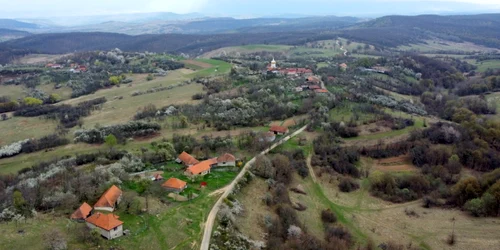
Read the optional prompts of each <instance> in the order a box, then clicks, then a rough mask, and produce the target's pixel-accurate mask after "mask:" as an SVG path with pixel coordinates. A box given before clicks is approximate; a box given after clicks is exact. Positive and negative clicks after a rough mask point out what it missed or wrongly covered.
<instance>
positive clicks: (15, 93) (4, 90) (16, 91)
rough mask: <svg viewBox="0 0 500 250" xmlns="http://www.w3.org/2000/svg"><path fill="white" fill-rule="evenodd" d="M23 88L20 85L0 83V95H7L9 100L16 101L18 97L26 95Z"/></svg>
mask: <svg viewBox="0 0 500 250" xmlns="http://www.w3.org/2000/svg"><path fill="white" fill-rule="evenodd" d="M24 91H25V88H24V87H23V86H22V85H5V84H0V95H1V96H6V97H9V98H10V99H11V100H15V101H17V99H19V98H24V97H26V94H25V92H24Z"/></svg>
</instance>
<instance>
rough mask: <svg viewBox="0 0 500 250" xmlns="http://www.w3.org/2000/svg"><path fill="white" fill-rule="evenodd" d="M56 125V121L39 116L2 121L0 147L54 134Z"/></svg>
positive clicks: (0, 122) (0, 123) (0, 125)
mask: <svg viewBox="0 0 500 250" xmlns="http://www.w3.org/2000/svg"><path fill="white" fill-rule="evenodd" d="M56 127H57V122H56V121H53V120H47V119H43V118H38V117H12V118H11V119H9V120H6V121H0V135H1V136H0V147H1V146H4V145H7V144H10V143H13V142H17V141H21V140H25V139H29V138H39V137H42V136H45V135H49V134H52V133H53V132H54V131H55V129H56Z"/></svg>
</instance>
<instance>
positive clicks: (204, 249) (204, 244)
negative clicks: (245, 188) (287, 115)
mask: <svg viewBox="0 0 500 250" xmlns="http://www.w3.org/2000/svg"><path fill="white" fill-rule="evenodd" d="M307 126H308V125H306V126H304V127H302V128H300V129H299V130H297V131H295V132H294V133H292V134H291V135H289V136H287V137H285V138H283V139H281V140H279V141H278V142H276V143H275V144H273V145H272V146H271V147H269V148H268V149H266V150H264V151H262V152H261V153H260V154H259V155H265V154H267V153H269V152H270V151H271V150H273V149H274V148H276V147H277V146H279V145H281V144H283V143H285V142H287V141H288V140H290V139H291V138H293V137H295V136H297V135H298V134H300V133H302V132H303V131H304V130H305V129H306V128H307ZM255 158H256V157H254V158H252V159H251V160H250V161H248V162H247V163H246V164H245V166H244V167H243V169H242V170H241V171H240V173H239V174H238V176H236V178H234V180H233V181H232V182H231V183H230V184H229V185H228V186H227V188H226V190H225V191H224V193H223V194H222V195H221V197H220V198H219V199H218V200H217V202H216V203H215V205H214V206H213V207H212V210H210V213H209V214H208V218H207V221H206V222H205V229H204V232H203V239H202V241H201V246H200V249H201V250H208V249H209V248H210V238H211V237H212V229H213V227H214V222H215V217H216V216H217V213H218V212H219V209H220V206H221V205H222V201H223V200H224V199H225V198H227V196H228V195H229V194H230V193H231V192H232V191H233V188H234V186H236V183H238V181H239V180H240V179H241V178H243V176H244V175H245V173H246V172H247V171H248V169H250V167H251V166H252V165H253V163H254V162H255Z"/></svg>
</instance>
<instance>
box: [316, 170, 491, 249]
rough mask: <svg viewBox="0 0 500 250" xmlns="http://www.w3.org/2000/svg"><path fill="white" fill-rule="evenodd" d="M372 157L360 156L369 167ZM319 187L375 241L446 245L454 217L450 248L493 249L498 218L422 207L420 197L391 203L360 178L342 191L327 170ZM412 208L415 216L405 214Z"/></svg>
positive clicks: (436, 246)
mask: <svg viewBox="0 0 500 250" xmlns="http://www.w3.org/2000/svg"><path fill="white" fill-rule="evenodd" d="M374 163H376V162H375V161H366V160H362V165H364V164H368V165H370V166H365V167H369V168H370V167H371V165H372V164H374ZM319 180H320V183H321V189H322V190H323V192H324V194H325V196H326V197H327V199H328V200H329V201H331V202H332V203H335V204H338V207H339V210H338V212H341V213H342V214H343V215H344V217H346V218H349V219H350V220H351V221H352V223H353V224H354V225H356V226H357V227H358V228H359V230H360V231H361V232H363V233H364V234H365V235H366V236H367V237H368V238H371V239H372V240H374V242H375V245H378V244H380V243H382V242H387V241H389V240H392V241H394V242H397V243H399V244H404V245H408V244H410V243H411V244H412V245H418V246H420V247H422V248H423V249H449V246H448V245H447V243H446V238H447V237H448V235H449V234H450V233H451V230H452V227H453V222H452V219H453V218H454V219H455V223H456V224H455V233H456V235H457V244H456V245H455V246H453V249H492V248H495V246H497V245H498V243H499V242H498V239H497V237H496V236H495V233H494V232H495V231H497V230H498V229H499V228H500V226H499V223H500V219H498V218H495V219H492V218H473V217H470V216H468V215H467V214H466V213H464V212H462V211H459V210H448V209H439V208H433V209H425V208H422V206H421V203H420V201H414V202H408V203H404V204H393V203H390V202H386V201H383V200H380V199H378V198H375V197H372V196H371V195H370V194H369V192H368V189H369V181H368V179H363V180H361V183H362V185H361V189H359V190H357V191H354V192H351V193H342V192H340V191H339V190H338V187H337V184H338V181H337V178H336V177H332V176H329V175H327V174H325V175H323V176H322V177H321V178H319ZM405 210H408V211H415V213H416V214H417V215H418V217H410V216H408V215H406V213H405Z"/></svg>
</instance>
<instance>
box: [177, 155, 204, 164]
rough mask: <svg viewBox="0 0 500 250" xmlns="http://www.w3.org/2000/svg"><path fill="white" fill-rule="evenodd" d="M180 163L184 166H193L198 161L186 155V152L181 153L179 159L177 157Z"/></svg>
mask: <svg viewBox="0 0 500 250" xmlns="http://www.w3.org/2000/svg"><path fill="white" fill-rule="evenodd" d="M178 158H179V159H180V160H181V161H182V163H184V164H185V165H188V166H189V165H194V164H197V163H198V162H199V161H198V160H196V159H195V158H194V157H193V156H192V155H190V154H188V153H186V152H182V153H181V154H180V155H179V157H178Z"/></svg>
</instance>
